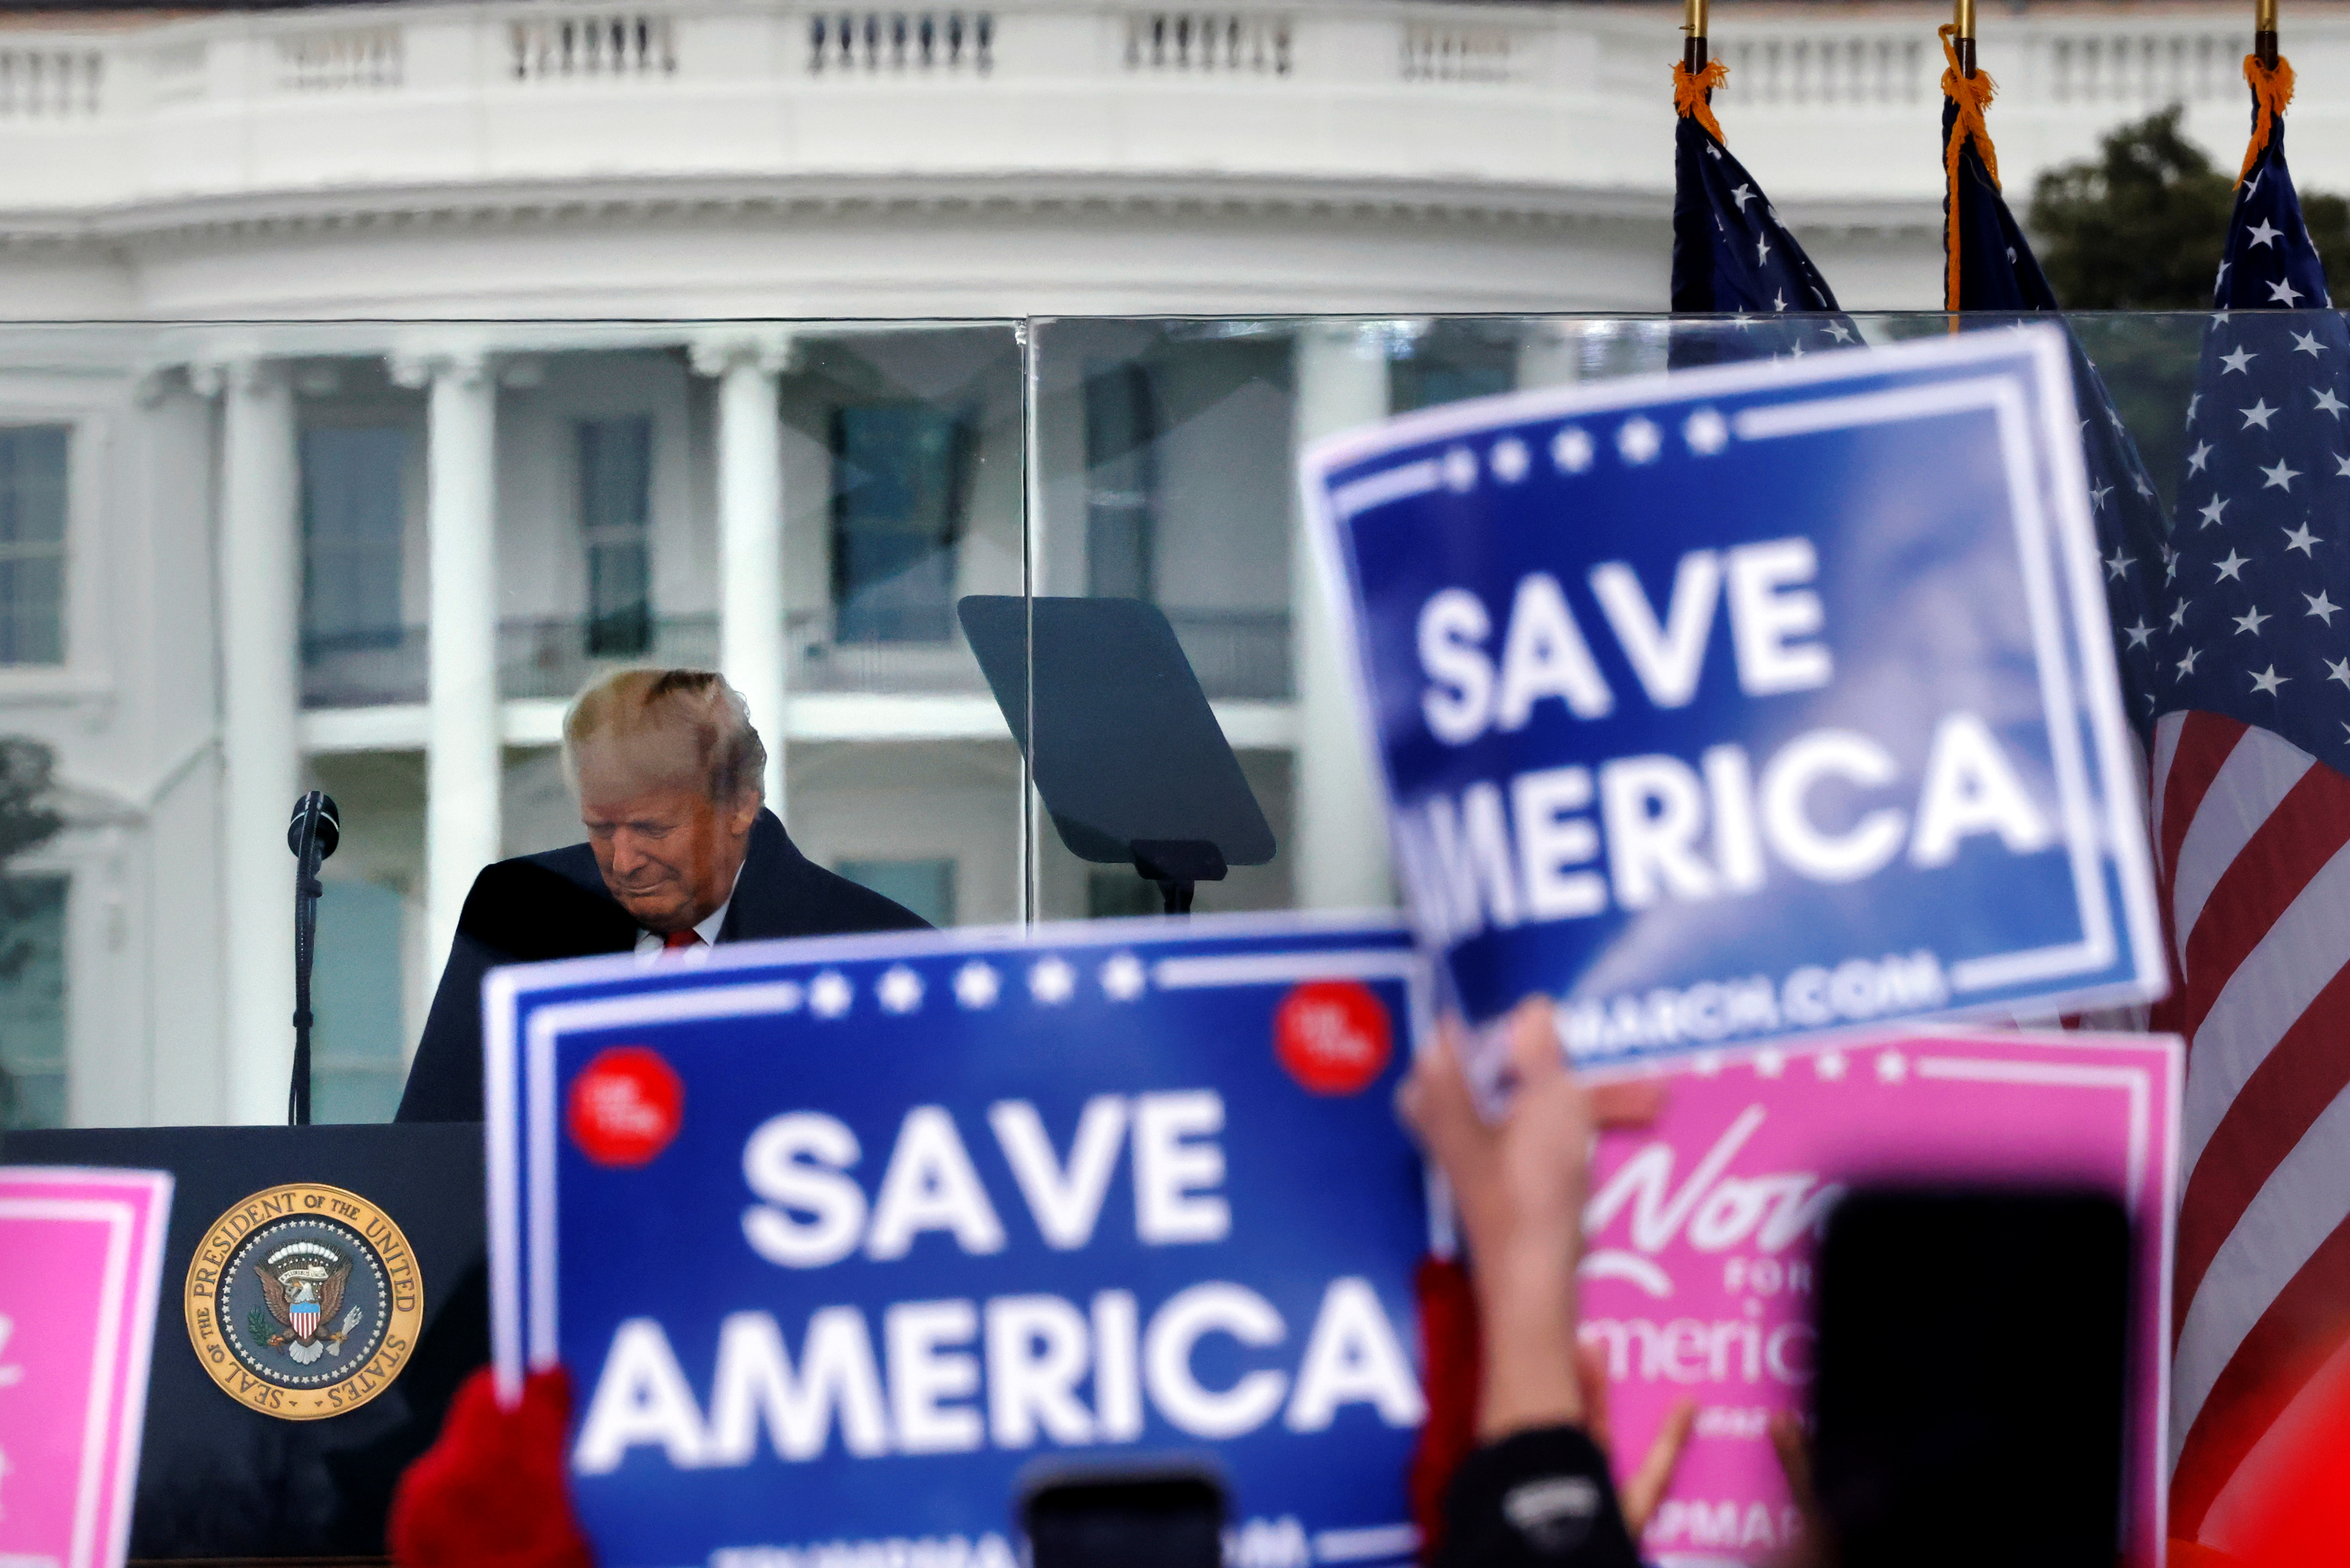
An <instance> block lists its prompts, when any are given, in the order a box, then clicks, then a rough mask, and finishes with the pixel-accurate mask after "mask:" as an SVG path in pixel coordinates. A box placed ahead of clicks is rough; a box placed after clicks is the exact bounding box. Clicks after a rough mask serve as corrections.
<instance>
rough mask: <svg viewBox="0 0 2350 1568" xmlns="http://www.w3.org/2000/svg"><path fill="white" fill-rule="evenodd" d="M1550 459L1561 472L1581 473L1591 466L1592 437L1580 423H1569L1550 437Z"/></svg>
mask: <svg viewBox="0 0 2350 1568" xmlns="http://www.w3.org/2000/svg"><path fill="white" fill-rule="evenodd" d="M1550 460H1551V462H1554V463H1555V464H1556V465H1557V466H1558V471H1559V472H1561V473H1581V472H1583V471H1584V470H1585V469H1586V468H1589V467H1590V466H1591V437H1590V434H1589V433H1588V432H1587V431H1585V430H1584V429H1583V427H1582V426H1580V425H1569V426H1567V427H1566V428H1565V430H1563V431H1559V432H1558V434H1556V435H1555V436H1553V437H1551V438H1550Z"/></svg>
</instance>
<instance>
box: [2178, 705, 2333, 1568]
mask: <svg viewBox="0 0 2350 1568" xmlns="http://www.w3.org/2000/svg"><path fill="white" fill-rule="evenodd" d="M2345 760H2350V753H2345ZM2152 784H2153V807H2154V836H2155V845H2156V849H2157V853H2158V867H2159V871H2160V876H2161V882H2162V895H2163V898H2164V899H2165V901H2166V903H2167V905H2168V909H2169V912H2170V914H2171V917H2172V927H2173V931H2174V940H2175V941H2176V943H2177V952H2176V956H2177V959H2178V974H2179V977H2180V981H2181V985H2180V990H2179V993H2178V997H2177V998H2176V999H2175V1001H2174V1002H2172V1003H2171V1004H2169V1006H2170V1008H2171V1010H2172V1016H2173V1018H2174V1019H2175V1021H2176V1023H2175V1026H2176V1027H2177V1028H2178V1030H2179V1032H2180V1033H2183V1034H2185V1035H2186V1036H2187V1039H2188V1042H2189V1044H2188V1064H2187V1097H2186V1105H2185V1108H2184V1116H2183V1117H2182V1131H2183V1135H2184V1138H2183V1143H2182V1146H2181V1150H2180V1168H2181V1169H2182V1170H2184V1171H2185V1173H2186V1181H2185V1185H2184V1189H2183V1194H2182V1198H2181V1200H2180V1205H2179V1216H2178V1276H2177V1289H2176V1291H2175V1292H2174V1308H2173V1310H2174V1313H2175V1314H2176V1315H2175V1318H2174V1322H2173V1324H2172V1327H2173V1329H2174V1332H2175V1333H2176V1335H2177V1346H2176V1356H2175V1360H2174V1362H2173V1365H2172V1372H2171V1428H2170V1446H2171V1455H2172V1460H2173V1473H2172V1479H2171V1492H2170V1497H2171V1533H2172V1534H2173V1535H2175V1536H2179V1537H2184V1538H2186V1539H2189V1540H2194V1539H2197V1538H2198V1537H2199V1534H2200V1532H2201V1531H2202V1529H2203V1527H2204V1525H2205V1523H2206V1521H2207V1518H2209V1517H2210V1516H2212V1515H2213V1511H2214V1506H2215V1504H2217V1503H2220V1501H2221V1500H2222V1497H2223V1494H2226V1493H2229V1492H2230V1489H2231V1487H2235V1486H2238V1485H2240V1484H2241V1483H2243V1482H2244V1481H2245V1480H2247V1479H2248V1476H2247V1474H2246V1473H2240V1472H2248V1469H2249V1467H2248V1466H2247V1464H2246V1461H2247V1459H2248V1458H2250V1457H2251V1456H2252V1455H2253V1453H2254V1451H2255V1449H2257V1448H2258V1446H2259V1445H2260V1441H2261V1438H2262V1436H2263V1434H2265V1433H2266V1432H2267V1431H2268V1430H2269V1428H2271V1427H2272V1425H2274V1424H2275V1423H2276V1421H2277V1420H2278V1418H2279V1417H2281V1416H2282V1415H2283V1414H2284V1413H2285V1411H2286V1410H2287V1408H2288V1407H2290V1406H2291V1405H2292V1404H2293V1398H2294V1396H2295V1395H2297V1394H2298V1393H2299V1392H2300V1391H2301V1389H2302V1388H2303V1386H2304V1385H2305V1384H2307V1383H2308V1381H2309V1380H2310V1378H2311V1377H2312V1376H2314V1375H2315V1374H2316V1372H2317V1371H2318V1370H2319V1368H2320V1367H2322V1366H2324V1364H2325V1363H2326V1361H2327V1359H2328V1357H2329V1356H2331V1355H2333V1354H2334V1352H2335V1351H2336V1350H2337V1349H2339V1348H2340V1347H2341V1346H2342V1345H2344V1344H2345V1342H2350V776H2345V774H2343V773H2341V772H2339V771H2337V769H2336V768H2335V767H2334V766H2331V765H2329V764H2327V763H2324V762H2320V761H2317V760H2315V759H2314V758H2312V757H2311V756H2310V755H2309V754H2308V753H2305V752H2303V751H2301V750H2300V749H2299V748H2297V747H2295V746H2293V745H2292V744H2290V743H2289V742H2285V741H2284V740H2282V739H2281V738H2279V737H2278V736H2277V735H2275V734H2273V733H2272V732H2269V731H2266V730H2262V729H2259V728H2256V727H2252V726H2249V725H2246V724H2243V723H2241V722H2237V721H2235V720H2232V719H2223V718H2220V717H2218V716H2217V715H2214V714H2210V713H2202V712H2192V713H2173V714H2169V715H2167V716H2165V717H2164V718H2163V719H2162V720H2161V721H2160V722H2158V725H2157V726H2156V731H2155V748H2154V757H2153V780H2152ZM2225 1512H2226V1510H2225V1508H2224V1507H2223V1508H2221V1509H2220V1513H2222V1514H2224V1513H2225Z"/></svg>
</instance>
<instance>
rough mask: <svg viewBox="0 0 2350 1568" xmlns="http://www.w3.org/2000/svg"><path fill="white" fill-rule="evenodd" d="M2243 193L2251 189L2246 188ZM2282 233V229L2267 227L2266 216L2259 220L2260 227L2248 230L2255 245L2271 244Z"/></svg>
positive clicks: (2247, 192) (2274, 242) (2249, 192)
mask: <svg viewBox="0 0 2350 1568" xmlns="http://www.w3.org/2000/svg"><path fill="white" fill-rule="evenodd" d="M2244 194H2246V195H2247V196H2249V195H2251V190H2250V189H2249V188H2247V189H2246V190H2245V192H2244ZM2282 233H2284V231H2283V230H2282V229H2272V228H2271V227H2269V221H2268V220H2267V219H2266V218H2262V220H2261V223H2260V227H2258V228H2256V229H2252V230H2251V231H2249V234H2250V237H2251V242H2252V244H2256V245H2272V244H2276V238H2277V236H2278V235H2279V234H2282Z"/></svg>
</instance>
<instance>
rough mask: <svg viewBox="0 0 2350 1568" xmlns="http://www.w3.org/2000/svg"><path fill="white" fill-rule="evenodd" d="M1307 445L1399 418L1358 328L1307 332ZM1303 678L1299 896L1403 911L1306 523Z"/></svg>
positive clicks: (1301, 336)
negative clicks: (1391, 411)
mask: <svg viewBox="0 0 2350 1568" xmlns="http://www.w3.org/2000/svg"><path fill="white" fill-rule="evenodd" d="M1295 352H1296V362H1295V376H1296V399H1297V404H1296V416H1295V434H1296V442H1297V447H1298V449H1299V450H1300V451H1303V450H1304V449H1305V445H1306V444H1307V443H1308V442H1310V441H1315V440H1317V439H1319V438H1320V437H1323V436H1326V435H1330V434H1333V433H1335V432H1336V431H1343V430H1347V429H1349V428H1351V427H1353V426H1356V425H1362V424H1368V423H1370V422H1371V421H1374V420H1378V419H1383V418H1385V417H1386V415H1387V412H1388V363H1387V356H1386V354H1385V353H1384V352H1383V350H1382V349H1381V348H1380V347H1379V342H1378V338H1376V337H1373V336H1372V335H1370V334H1369V333H1367V332H1366V331H1364V330H1362V329H1360V328H1357V327H1348V326H1340V325H1335V324H1333V325H1326V326H1315V327H1305V328H1303V329H1301V330H1300V331H1299V333H1298V336H1297V341H1296V350H1295ZM1291 541H1292V542H1291V548H1290V566H1289V571H1290V628H1291V631H1290V636H1291V648H1292V650H1293V651H1292V656H1291V669H1292V670H1293V671H1294V672H1295V674H1294V679H1295V684H1296V697H1295V712H1296V718H1297V751H1296V765H1295V773H1294V774H1293V778H1294V794H1293V801H1292V805H1293V813H1292V819H1291V823H1290V829H1289V840H1290V844H1289V853H1290V879H1291V885H1292V895H1293V897H1294V898H1295V900H1296V903H1297V906H1298V907H1299V908H1300V909H1371V908H1376V907H1378V906H1382V905H1386V904H1388V903H1391V902H1393V900H1394V898H1395V892H1394V887H1395V884H1394V879H1393V877H1392V876H1391V874H1390V873H1389V870H1388V836H1387V826H1386V819H1385V816H1384V815H1383V807H1382V806H1381V805H1380V799H1379V784H1378V774H1377V773H1376V772H1375V770H1374V764H1373V761H1372V748H1371V738H1370V736H1369V734H1368V732H1367V731H1365V729H1364V728H1363V725H1362V722H1361V721H1360V720H1359V719H1358V718H1357V715H1356V712H1355V702H1354V696H1353V692H1352V691H1351V689H1350V687H1349V685H1348V680H1349V673H1348V669H1347V664H1346V663H1344V662H1342V661H1343V660H1347V659H1352V658H1353V653H1352V651H1351V650H1350V649H1345V648H1343V647H1342V646H1341V645H1340V642H1339V627H1338V623H1337V621H1336V617H1335V616H1334V615H1333V613H1332V609H1331V605H1330V602H1329V599H1328V597H1327V596H1326V594H1325V592H1324V584H1323V578H1322V572H1321V568H1320V566H1319V565H1318V564H1317V562H1316V561H1315V554H1314V548H1313V542H1312V541H1311V539H1309V538H1308V537H1307V535H1306V531H1305V524H1304V519H1303V517H1302V516H1301V517H1300V518H1299V519H1298V520H1297V523H1296V524H1295V526H1294V527H1293V528H1292V530H1291Z"/></svg>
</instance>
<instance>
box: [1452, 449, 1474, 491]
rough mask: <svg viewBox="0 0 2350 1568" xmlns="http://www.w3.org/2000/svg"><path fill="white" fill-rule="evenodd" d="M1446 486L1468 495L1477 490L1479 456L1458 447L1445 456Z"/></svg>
mask: <svg viewBox="0 0 2350 1568" xmlns="http://www.w3.org/2000/svg"><path fill="white" fill-rule="evenodd" d="M1444 483H1445V484H1446V486H1447V487H1448V488H1450V489H1451V490H1453V491H1455V492H1458V493H1461V494H1463V495H1466V494H1467V493H1469V492H1471V490H1474V489H1476V488H1477V454H1476V453H1475V452H1471V451H1470V450H1469V449H1468V448H1467V447H1465V446H1456V447H1454V448H1453V449H1452V450H1451V452H1446V453H1445V454H1444Z"/></svg>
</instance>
